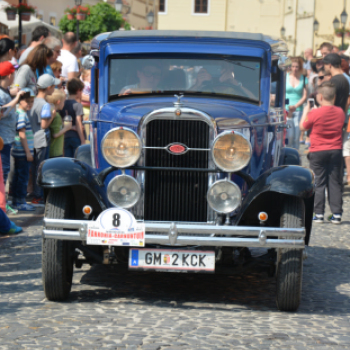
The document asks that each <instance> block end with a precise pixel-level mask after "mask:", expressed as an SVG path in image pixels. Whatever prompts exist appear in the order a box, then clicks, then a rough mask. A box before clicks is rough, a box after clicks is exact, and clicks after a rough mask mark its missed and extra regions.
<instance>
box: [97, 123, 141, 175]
mask: <svg viewBox="0 0 350 350" xmlns="http://www.w3.org/2000/svg"><path fill="white" fill-rule="evenodd" d="M118 130H125V131H130V132H131V133H133V134H134V135H135V136H136V138H137V139H138V140H139V142H140V154H139V156H138V158H137V160H136V161H135V162H134V163H132V164H129V165H126V166H116V165H114V164H111V163H110V162H109V161H108V160H107V158H106V155H105V153H104V148H103V143H104V142H105V140H106V139H107V138H108V135H109V134H111V133H112V132H114V131H118ZM142 148H143V147H142V141H141V138H140V136H139V135H138V134H137V133H136V132H135V131H134V130H132V129H130V128H125V127H123V126H118V127H116V128H113V129H111V130H109V131H108V132H107V133H106V135H105V136H103V139H102V141H101V152H102V156H103V158H104V160H105V161H106V162H107V163H108V164H109V165H111V166H113V167H115V168H118V169H126V168H128V167H130V166H133V165H135V164H136V163H137V162H138V161H139V159H140V157H141V154H142Z"/></svg>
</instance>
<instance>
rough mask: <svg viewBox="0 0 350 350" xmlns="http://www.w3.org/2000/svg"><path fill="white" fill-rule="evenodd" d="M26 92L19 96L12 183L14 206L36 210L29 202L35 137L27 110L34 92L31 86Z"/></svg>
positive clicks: (32, 99)
mask: <svg viewBox="0 0 350 350" xmlns="http://www.w3.org/2000/svg"><path fill="white" fill-rule="evenodd" d="M23 91H24V94H23V95H22V96H21V97H20V98H19V101H18V109H17V114H18V115H17V125H16V129H17V136H16V137H15V141H14V142H13V145H12V150H11V155H12V156H13V158H14V174H13V178H12V182H11V185H10V187H11V188H10V193H11V194H12V207H13V208H14V209H16V210H19V211H34V210H35V208H34V207H33V206H32V205H30V204H27V202H26V195H27V186H28V180H29V168H30V164H31V162H33V154H34V137H33V131H32V127H31V124H30V121H29V118H28V115H27V112H28V111H29V110H30V109H31V108H32V107H33V103H34V97H35V95H34V92H33V91H32V90H30V89H29V88H25V89H23Z"/></svg>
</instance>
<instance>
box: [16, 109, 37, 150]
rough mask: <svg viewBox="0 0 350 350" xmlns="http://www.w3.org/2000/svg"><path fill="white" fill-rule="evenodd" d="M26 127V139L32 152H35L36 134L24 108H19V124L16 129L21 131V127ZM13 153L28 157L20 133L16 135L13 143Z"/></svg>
mask: <svg viewBox="0 0 350 350" xmlns="http://www.w3.org/2000/svg"><path fill="white" fill-rule="evenodd" d="M23 128H25V129H26V139H27V143H28V147H29V150H30V152H31V154H32V155H33V154H34V151H33V150H34V136H33V130H32V126H31V124H30V121H29V118H28V115H27V113H26V112H24V111H23V110H20V109H19V110H17V125H16V130H17V131H20V130H21V129H23ZM11 154H12V156H13V157H26V152H25V150H24V148H23V146H22V142H21V139H20V137H19V134H18V133H17V136H16V137H15V140H14V142H13V144H12V149H11Z"/></svg>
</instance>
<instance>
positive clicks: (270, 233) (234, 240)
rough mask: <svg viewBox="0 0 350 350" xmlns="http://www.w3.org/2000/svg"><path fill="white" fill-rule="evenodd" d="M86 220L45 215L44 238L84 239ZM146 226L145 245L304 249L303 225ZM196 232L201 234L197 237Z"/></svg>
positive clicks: (149, 223)
mask: <svg viewBox="0 0 350 350" xmlns="http://www.w3.org/2000/svg"><path fill="white" fill-rule="evenodd" d="M88 223H89V221H85V220H62V219H47V218H45V219H44V229H43V237H44V238H54V239H62V240H73V241H85V240H86V235H87V228H88ZM57 227H59V229H57ZM145 227H146V239H145V243H146V244H160V245H170V246H193V245H195V246H211V247H212V246H218V247H223V246H226V247H266V248H293V249H304V247H305V243H304V238H305V228H279V227H263V226H261V227H248V226H215V225H207V224H203V223H198V224H197V223H196V224H193V223H191V224H186V223H175V222H172V223H170V222H164V223H163V222H147V221H146V222H145ZM63 229H66V230H65V231H64V230H63ZM198 234H200V235H201V236H196V235H198ZM205 235H207V236H205ZM221 235H224V237H220V236H221Z"/></svg>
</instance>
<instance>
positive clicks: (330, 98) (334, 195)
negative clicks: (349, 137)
mask: <svg viewBox="0 0 350 350" xmlns="http://www.w3.org/2000/svg"><path fill="white" fill-rule="evenodd" d="M335 91H336V90H335V86H334V84H333V83H332V82H330V81H326V82H324V83H322V84H321V85H320V86H319V87H318V88H317V95H316V99H317V102H318V103H319V105H320V107H319V108H314V109H312V110H311V111H310V106H309V105H307V107H306V108H304V112H303V116H302V118H301V121H300V130H301V131H305V130H309V129H311V133H310V141H311V146H310V152H309V155H308V158H309V161H310V168H311V169H312V170H313V172H314V173H315V176H316V179H315V182H316V184H315V186H316V188H315V214H316V215H315V217H314V222H319V223H321V222H323V216H324V209H325V189H326V188H327V190H328V199H329V205H330V207H331V210H332V213H333V215H332V216H331V218H330V219H329V220H330V221H331V222H332V223H333V224H340V222H341V215H342V212H343V209H342V205H343V199H342V194H343V193H342V192H343V184H342V182H343V181H342V180H343V158H342V148H343V141H342V128H343V125H344V120H345V114H344V111H343V110H342V109H341V108H340V107H336V106H334V101H335Z"/></svg>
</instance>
